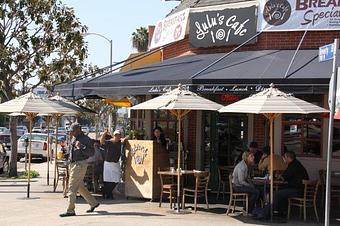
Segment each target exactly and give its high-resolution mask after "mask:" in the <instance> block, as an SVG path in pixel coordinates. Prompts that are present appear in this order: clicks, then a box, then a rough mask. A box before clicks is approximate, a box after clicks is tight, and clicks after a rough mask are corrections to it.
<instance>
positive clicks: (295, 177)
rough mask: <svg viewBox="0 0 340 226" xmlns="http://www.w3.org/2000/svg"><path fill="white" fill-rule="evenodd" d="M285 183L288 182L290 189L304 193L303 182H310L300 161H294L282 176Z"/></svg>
mask: <svg viewBox="0 0 340 226" xmlns="http://www.w3.org/2000/svg"><path fill="white" fill-rule="evenodd" d="M282 177H283V178H284V180H285V181H287V182H288V185H287V187H288V188H295V189H297V190H298V191H299V192H302V191H303V188H304V187H303V184H302V180H308V179H309V176H308V173H307V170H306V169H305V167H304V166H303V165H302V164H301V162H299V161H298V160H296V159H295V160H293V161H292V162H291V163H290V164H289V165H288V167H287V169H286V170H285V172H284V173H283V174H282Z"/></svg>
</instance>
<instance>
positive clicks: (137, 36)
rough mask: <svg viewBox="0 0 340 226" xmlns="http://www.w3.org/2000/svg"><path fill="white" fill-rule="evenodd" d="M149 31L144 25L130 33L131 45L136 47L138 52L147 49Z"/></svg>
mask: <svg viewBox="0 0 340 226" xmlns="http://www.w3.org/2000/svg"><path fill="white" fill-rule="evenodd" d="M148 43H149V33H148V30H147V29H146V28H145V27H140V28H137V29H136V31H135V32H133V33H132V47H133V48H136V49H137V51H138V52H145V51H147V50H148Z"/></svg>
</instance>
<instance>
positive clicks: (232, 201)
mask: <svg viewBox="0 0 340 226" xmlns="http://www.w3.org/2000/svg"><path fill="white" fill-rule="evenodd" d="M229 189H230V198H229V206H228V210H227V212H226V214H227V215H228V214H229V210H230V209H231V207H232V205H233V211H232V213H234V212H235V206H236V202H243V203H245V204H246V206H245V207H246V214H248V203H249V201H248V200H249V199H248V193H238V192H234V190H233V176H232V175H229Z"/></svg>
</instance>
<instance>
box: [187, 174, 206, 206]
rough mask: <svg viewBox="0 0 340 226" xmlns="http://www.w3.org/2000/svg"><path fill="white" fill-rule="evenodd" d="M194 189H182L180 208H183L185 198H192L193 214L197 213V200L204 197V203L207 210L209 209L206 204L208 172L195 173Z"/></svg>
mask: <svg viewBox="0 0 340 226" xmlns="http://www.w3.org/2000/svg"><path fill="white" fill-rule="evenodd" d="M194 176H195V187H194V188H183V196H182V208H183V209H184V208H185V197H186V196H188V197H193V198H194V210H195V213H196V211H197V198H198V197H202V196H204V197H205V203H206V204H207V208H208V209H209V203H208V184H209V177H210V173H209V172H205V171H202V172H195V174H194Z"/></svg>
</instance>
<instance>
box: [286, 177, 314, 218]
mask: <svg viewBox="0 0 340 226" xmlns="http://www.w3.org/2000/svg"><path fill="white" fill-rule="evenodd" d="M303 184H304V192H303V197H294V198H289V199H288V216H287V217H288V220H289V218H290V210H291V206H297V207H300V213H301V209H302V208H303V220H304V221H306V209H307V208H314V212H315V217H316V220H317V222H318V223H319V215H318V211H317V208H316V205H317V202H316V201H317V193H318V189H319V185H320V182H319V181H311V180H303Z"/></svg>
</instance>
